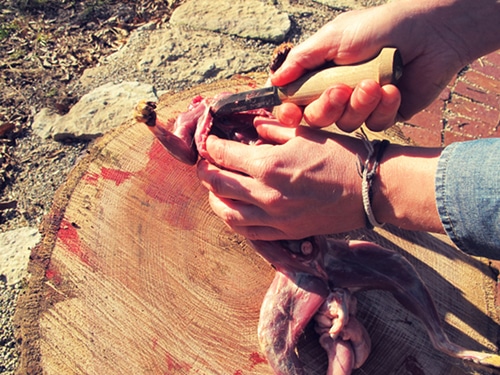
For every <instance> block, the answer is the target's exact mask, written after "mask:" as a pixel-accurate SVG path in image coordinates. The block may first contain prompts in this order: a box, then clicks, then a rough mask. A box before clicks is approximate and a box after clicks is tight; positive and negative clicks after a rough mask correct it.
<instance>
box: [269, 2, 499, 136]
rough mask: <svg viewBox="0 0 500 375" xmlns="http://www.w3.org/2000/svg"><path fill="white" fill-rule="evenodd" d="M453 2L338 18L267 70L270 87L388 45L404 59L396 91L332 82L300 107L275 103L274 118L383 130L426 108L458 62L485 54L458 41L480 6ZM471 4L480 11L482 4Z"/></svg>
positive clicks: (403, 4) (396, 6) (393, 7)
mask: <svg viewBox="0 0 500 375" xmlns="http://www.w3.org/2000/svg"><path fill="white" fill-rule="evenodd" d="M459 3H460V2H458V1H453V0H445V1H435V0H432V1H431V0H427V1H426V0H423V1H413V0H411V1H408V0H401V1H397V2H391V3H388V4H385V5H383V6H379V7H375V8H369V9H366V10H362V11H352V12H347V13H343V14H341V15H339V16H338V17H336V18H335V19H334V20H333V21H331V22H329V23H328V24H326V25H325V26H324V27H323V28H321V29H320V30H319V31H318V32H317V33H316V34H314V35H313V36H312V37H310V38H309V39H308V40H306V41H305V42H304V43H302V44H299V45H298V46H296V47H294V48H293V49H292V50H291V52H290V53H289V55H288V57H287V59H286V60H285V62H284V63H283V65H282V66H281V68H279V69H278V70H277V71H276V72H275V73H274V74H272V75H271V82H272V84H273V85H276V86H283V85H285V84H287V83H290V82H292V81H294V80H296V79H297V78H299V77H300V76H302V75H303V74H304V73H305V72H306V71H309V70H313V69H316V68H318V67H320V66H321V65H323V64H324V63H325V62H331V61H333V62H334V63H336V64H338V65H346V64H354V63H359V62H362V61H364V60H368V59H370V58H373V57H374V56H376V55H377V54H378V52H379V51H380V50H381V49H382V48H383V47H386V46H390V47H397V48H398V49H399V50H400V52H401V55H402V58H403V63H404V69H403V77H402V79H401V80H400V82H399V83H398V85H397V87H398V89H399V91H398V89H397V88H396V87H394V86H393V85H385V86H382V87H380V86H379V85H378V84H377V83H376V82H375V81H363V82H361V83H360V84H359V85H358V86H357V87H356V88H355V89H354V90H352V89H350V88H349V87H347V86H345V85H336V86H334V87H332V88H330V89H328V90H326V91H325V92H324V93H323V95H322V96H321V97H320V98H319V99H318V100H316V101H315V102H313V103H311V104H309V105H308V106H307V107H306V108H305V109H302V108H299V107H297V106H295V105H293V104H290V103H286V104H283V105H281V106H280V107H278V111H277V116H278V119H279V120H280V121H281V122H282V123H283V124H286V125H288V126H296V125H298V123H299V122H300V121H301V119H302V116H304V119H305V120H306V122H307V123H308V124H309V125H312V126H317V127H323V126H328V125H330V124H332V123H334V122H335V123H336V124H337V126H338V127H339V128H340V129H342V130H344V131H353V130H355V129H357V128H358V127H359V126H360V125H361V124H362V123H363V122H366V125H367V126H368V127H369V128H371V129H372V130H375V131H377V130H383V129H385V128H387V127H389V126H391V125H392V124H393V123H394V121H395V120H406V119H409V118H410V117H412V116H413V115H414V114H415V113H417V112H418V111H420V110H422V109H423V108H425V107H426V106H428V105H429V104H430V103H431V102H432V101H433V100H434V99H435V98H436V97H437V96H438V95H439V93H440V92H441V91H442V90H443V89H444V88H445V87H446V85H447V84H448V82H449V81H450V80H451V78H452V77H453V76H454V75H455V74H456V73H457V72H458V71H459V70H460V69H461V68H462V67H463V66H464V65H466V64H467V63H469V62H471V61H472V60H473V59H474V58H477V57H479V56H481V53H483V52H485V51H484V49H485V48H486V47H485V48H480V47H478V48H477V51H472V50H471V46H470V45H468V44H467V43H466V42H464V40H463V39H464V38H466V37H468V35H466V33H468V32H469V33H474V32H475V31H471V30H467V29H466V28H467V27H469V25H468V24H466V22H465V21H464V18H465V17H468V16H469V15H470V13H472V12H474V11H475V9H476V7H478V6H479V5H478V4H475V3H476V2H471V4H468V5H465V6H464V5H463V4H459ZM462 3H463V2H462ZM478 3H482V8H485V4H484V3H485V1H478ZM490 3H491V2H490ZM464 7H466V8H467V7H468V8H471V9H463V8H464ZM472 8H474V9H472ZM483 12H485V10H484V9H483V11H482V12H481V13H483ZM476 13H477V12H476ZM472 14H475V13H472ZM485 22H488V21H487V20H486V18H485ZM460 27H462V28H465V29H463V30H462V29H460ZM470 27H472V25H470ZM473 27H475V28H476V29H477V28H481V27H482V25H481V24H474V26H473ZM497 38H498V37H497ZM400 100H401V102H400Z"/></svg>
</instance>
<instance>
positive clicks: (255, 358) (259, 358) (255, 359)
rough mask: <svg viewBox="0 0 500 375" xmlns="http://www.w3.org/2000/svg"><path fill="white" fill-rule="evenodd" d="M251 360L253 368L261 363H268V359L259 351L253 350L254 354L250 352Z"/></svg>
mask: <svg viewBox="0 0 500 375" xmlns="http://www.w3.org/2000/svg"><path fill="white" fill-rule="evenodd" d="M250 361H251V362H252V366H251V367H250V368H251V369H253V368H254V367H255V366H257V365H259V364H261V363H267V359H266V358H265V357H264V356H263V355H261V354H260V353H257V352H253V353H252V354H250Z"/></svg>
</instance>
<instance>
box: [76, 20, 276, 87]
mask: <svg viewBox="0 0 500 375" xmlns="http://www.w3.org/2000/svg"><path fill="white" fill-rule="evenodd" d="M245 43H246V42H245V40H232V39H231V37H229V36H227V35H221V34H216V33H212V32H208V31H188V30H184V29H182V28H178V27H171V26H169V25H165V26H163V27H162V28H158V29H154V30H151V27H148V28H141V29H138V30H135V31H134V32H132V33H131V36H130V39H129V41H128V43H127V44H126V45H125V46H123V48H122V49H120V50H119V51H117V52H115V53H114V54H112V55H110V56H108V57H107V58H106V59H105V60H103V61H102V62H101V64H100V65H99V66H97V67H95V68H92V69H87V70H86V71H85V72H84V74H83V76H82V77H81V79H80V82H81V84H82V86H84V87H92V85H93V84H94V82H96V81H99V80H102V79H103V78H104V77H107V79H110V77H114V78H115V79H116V77H122V78H124V79H127V78H128V77H141V78H140V79H141V81H144V82H158V83H159V82H161V84H159V86H157V87H163V88H168V89H171V90H172V89H173V90H175V89H179V88H186V87H190V86H194V85H196V84H200V83H206V82H209V81H213V80H219V79H225V78H229V77H231V76H233V75H234V74H237V73H246V72H250V71H255V70H258V69H264V68H265V67H266V66H267V65H268V63H269V58H270V56H271V52H272V50H273V48H274V46H272V45H269V46H264V47H261V48H260V50H259V51H257V52H256V48H255V47H253V48H252V49H250V48H248V47H247V46H245ZM249 43H251V42H249Z"/></svg>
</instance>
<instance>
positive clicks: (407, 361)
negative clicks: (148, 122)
mask: <svg viewBox="0 0 500 375" xmlns="http://www.w3.org/2000/svg"><path fill="white" fill-rule="evenodd" d="M261 83H262V77H259V78H258V80H257V81H255V80H253V79H248V78H243V77H240V78H235V79H233V80H229V81H224V82H218V83H216V84H212V85H207V86H200V87H197V88H195V89H192V90H189V91H185V92H182V93H177V94H170V95H165V96H163V97H162V98H161V100H160V103H159V106H158V114H159V116H160V117H161V118H162V119H174V118H175V117H176V116H177V115H178V114H179V113H180V112H182V111H185V110H186V109H187V106H188V104H189V102H190V100H191V99H192V97H194V96H196V95H199V94H201V95H203V96H206V97H211V96H214V95H215V94H216V93H220V92H221V91H242V90H248V89H251V88H254V87H256V85H257V84H261ZM131 111H132V108H131ZM42 230H43V234H44V239H43V241H42V243H41V244H40V245H39V246H38V247H37V248H36V249H35V250H34V251H33V254H32V259H31V262H30V272H31V278H30V280H29V286H28V289H27V291H26V292H25V294H24V295H23V296H22V298H21V300H20V302H19V307H18V310H17V313H16V322H17V325H18V327H19V328H18V336H19V340H20V342H21V357H22V358H21V367H20V369H19V373H30V374H31V373H32V374H41V373H43V374H50V375H52V374H54V375H60V374H222V375H225V374H228V375H245V374H272V370H271V369H270V367H269V365H268V364H267V362H266V360H265V359H264V356H263V354H262V352H261V351H260V348H259V345H258V342H257V323H258V316H259V310H260V305H261V302H262V300H263V296H264V294H265V292H266V290H267V288H268V286H269V285H270V283H271V280H272V278H273V276H274V271H273V269H272V267H271V266H270V265H268V264H267V263H266V262H265V261H264V260H262V259H261V258H260V257H259V256H258V255H257V254H256V253H255V252H254V251H253V250H252V249H251V248H250V247H249V246H248V245H247V244H246V242H245V239H244V238H243V237H241V236H238V235H236V234H234V233H232V232H231V231H230V230H229V229H227V228H226V227H225V225H224V224H223V223H222V222H221V221H220V220H219V219H218V218H217V217H216V216H215V215H214V214H213V213H212V212H211V210H210V207H209V205H208V202H207V192H206V190H205V189H204V188H203V187H202V186H201V185H200V183H199V182H198V179H197V177H196V169H195V168H194V167H188V166H185V165H183V164H181V163H179V162H177V161H176V160H175V159H173V158H172V157H171V156H170V155H169V154H168V153H167V152H166V151H165V150H164V149H163V148H162V146H161V145H160V144H159V143H158V142H157V141H156V140H155V139H154V138H153V135H152V134H151V133H150V132H149V131H148V129H147V128H146V126H145V125H144V124H139V123H135V122H134V121H132V120H131V121H130V122H128V123H126V124H123V125H121V126H119V127H118V128H117V129H116V130H115V131H113V132H111V133H109V134H107V135H105V136H104V137H102V138H101V139H100V140H99V141H98V142H97V143H96V144H95V145H94V146H93V148H92V149H91V150H90V152H89V154H88V155H87V156H86V157H85V158H84V159H82V160H81V161H80V162H79V164H78V165H77V166H76V168H75V170H74V171H73V172H72V174H71V176H70V178H69V179H68V182H67V183H66V184H65V186H63V187H61V189H60V190H59V192H58V194H57V197H56V199H55V201H54V205H53V208H52V211H51V213H50V214H49V215H48V216H47V217H46V219H45V221H44V223H43V227H42ZM348 237H349V238H351V239H355V238H362V239H367V240H372V241H374V242H377V243H378V244H380V245H383V246H385V247H387V248H390V249H393V250H395V251H398V252H400V253H402V254H403V255H404V256H406V257H407V258H408V259H409V260H410V262H412V263H413V264H414V265H415V267H416V268H417V270H418V271H419V272H420V274H421V276H422V278H423V279H424V281H425V282H426V283H427V285H428V286H429V288H430V291H431V294H432V295H433V297H434V299H435V301H436V304H437V307H438V311H439V313H440V316H441V317H442V319H443V322H444V325H445V329H446V331H447V333H448V335H449V336H450V338H451V339H452V340H453V341H455V342H456V343H458V344H461V345H463V346H466V347H468V348H471V349H476V350H488V351H495V350H496V349H497V348H496V346H495V345H496V344H497V340H498V335H499V326H498V323H499V316H498V314H499V311H498V307H497V305H496V303H495V290H496V289H495V287H496V285H495V284H496V279H495V275H494V272H493V270H492V269H491V268H490V267H489V265H488V262H487V260H483V259H478V258H471V257H468V256H466V255H464V254H463V253H461V252H460V251H458V250H457V249H456V248H455V247H453V246H452V245H451V244H450V242H449V241H448V240H447V239H446V238H445V237H442V236H433V235H430V234H427V233H413V234H412V233H407V232H402V231H399V230H396V229H394V228H387V229H386V230H379V231H377V232H370V231H360V232H356V233H350V234H348ZM358 299H359V311H358V317H359V320H360V321H361V322H363V323H364V325H365V326H366V327H367V330H368V332H369V333H370V335H371V337H372V346H373V350H372V353H371V355H370V357H369V359H368V361H367V362H366V363H365V365H364V366H363V367H362V368H361V369H359V370H356V371H355V372H354V373H355V374H370V375H379V374H380V375H382V374H383V375H388V374H398V375H399V374H412V375H420V374H427V375H452V374H453V375H457V374H489V373H493V372H491V371H490V370H485V369H483V368H477V367H474V368H472V367H470V366H469V365H465V364H464V363H462V362H461V361H458V360H455V359H452V358H449V357H447V356H446V355H443V354H441V353H439V352H437V351H436V350H435V349H434V348H433V347H432V345H431V343H430V341H429V339H428V337H427V335H426V333H425V331H424V329H423V326H422V325H421V324H420V322H418V321H417V320H416V319H415V318H414V317H413V316H412V315H411V314H409V313H408V312H407V311H406V310H405V309H404V308H402V307H401V306H400V305H399V304H397V302H396V301H395V300H394V299H393V298H392V296H391V295H390V294H389V293H386V292H379V291H374V292H364V293H360V294H359V295H358ZM298 352H299V354H300V356H301V357H302V358H303V359H304V361H305V362H306V367H307V371H308V373H310V374H314V375H320V374H321V375H323V374H325V371H326V368H325V365H326V357H325V355H324V353H323V352H322V349H321V348H320V347H319V345H318V344H317V341H316V337H315V334H314V332H313V331H312V329H308V330H307V332H306V336H305V338H304V339H303V340H302V341H301V344H300V346H299V349H298Z"/></svg>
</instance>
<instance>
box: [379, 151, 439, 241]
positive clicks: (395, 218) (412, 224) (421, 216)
mask: <svg viewBox="0 0 500 375" xmlns="http://www.w3.org/2000/svg"><path fill="white" fill-rule="evenodd" d="M440 153H441V149H434V148H419V147H409V146H399V145H390V146H389V147H388V148H387V150H386V152H385V154H384V157H383V158H382V162H381V164H380V167H379V171H378V175H377V177H376V179H375V181H374V185H373V197H372V207H373V211H374V215H375V218H376V219H377V220H378V221H379V222H382V223H389V224H393V225H395V226H398V227H400V228H403V229H408V230H422V231H429V232H435V233H443V226H442V224H441V220H440V218H439V214H438V211H437V208H436V196H435V192H434V180H435V175H436V168H437V164H438V160H439V156H440Z"/></svg>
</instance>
